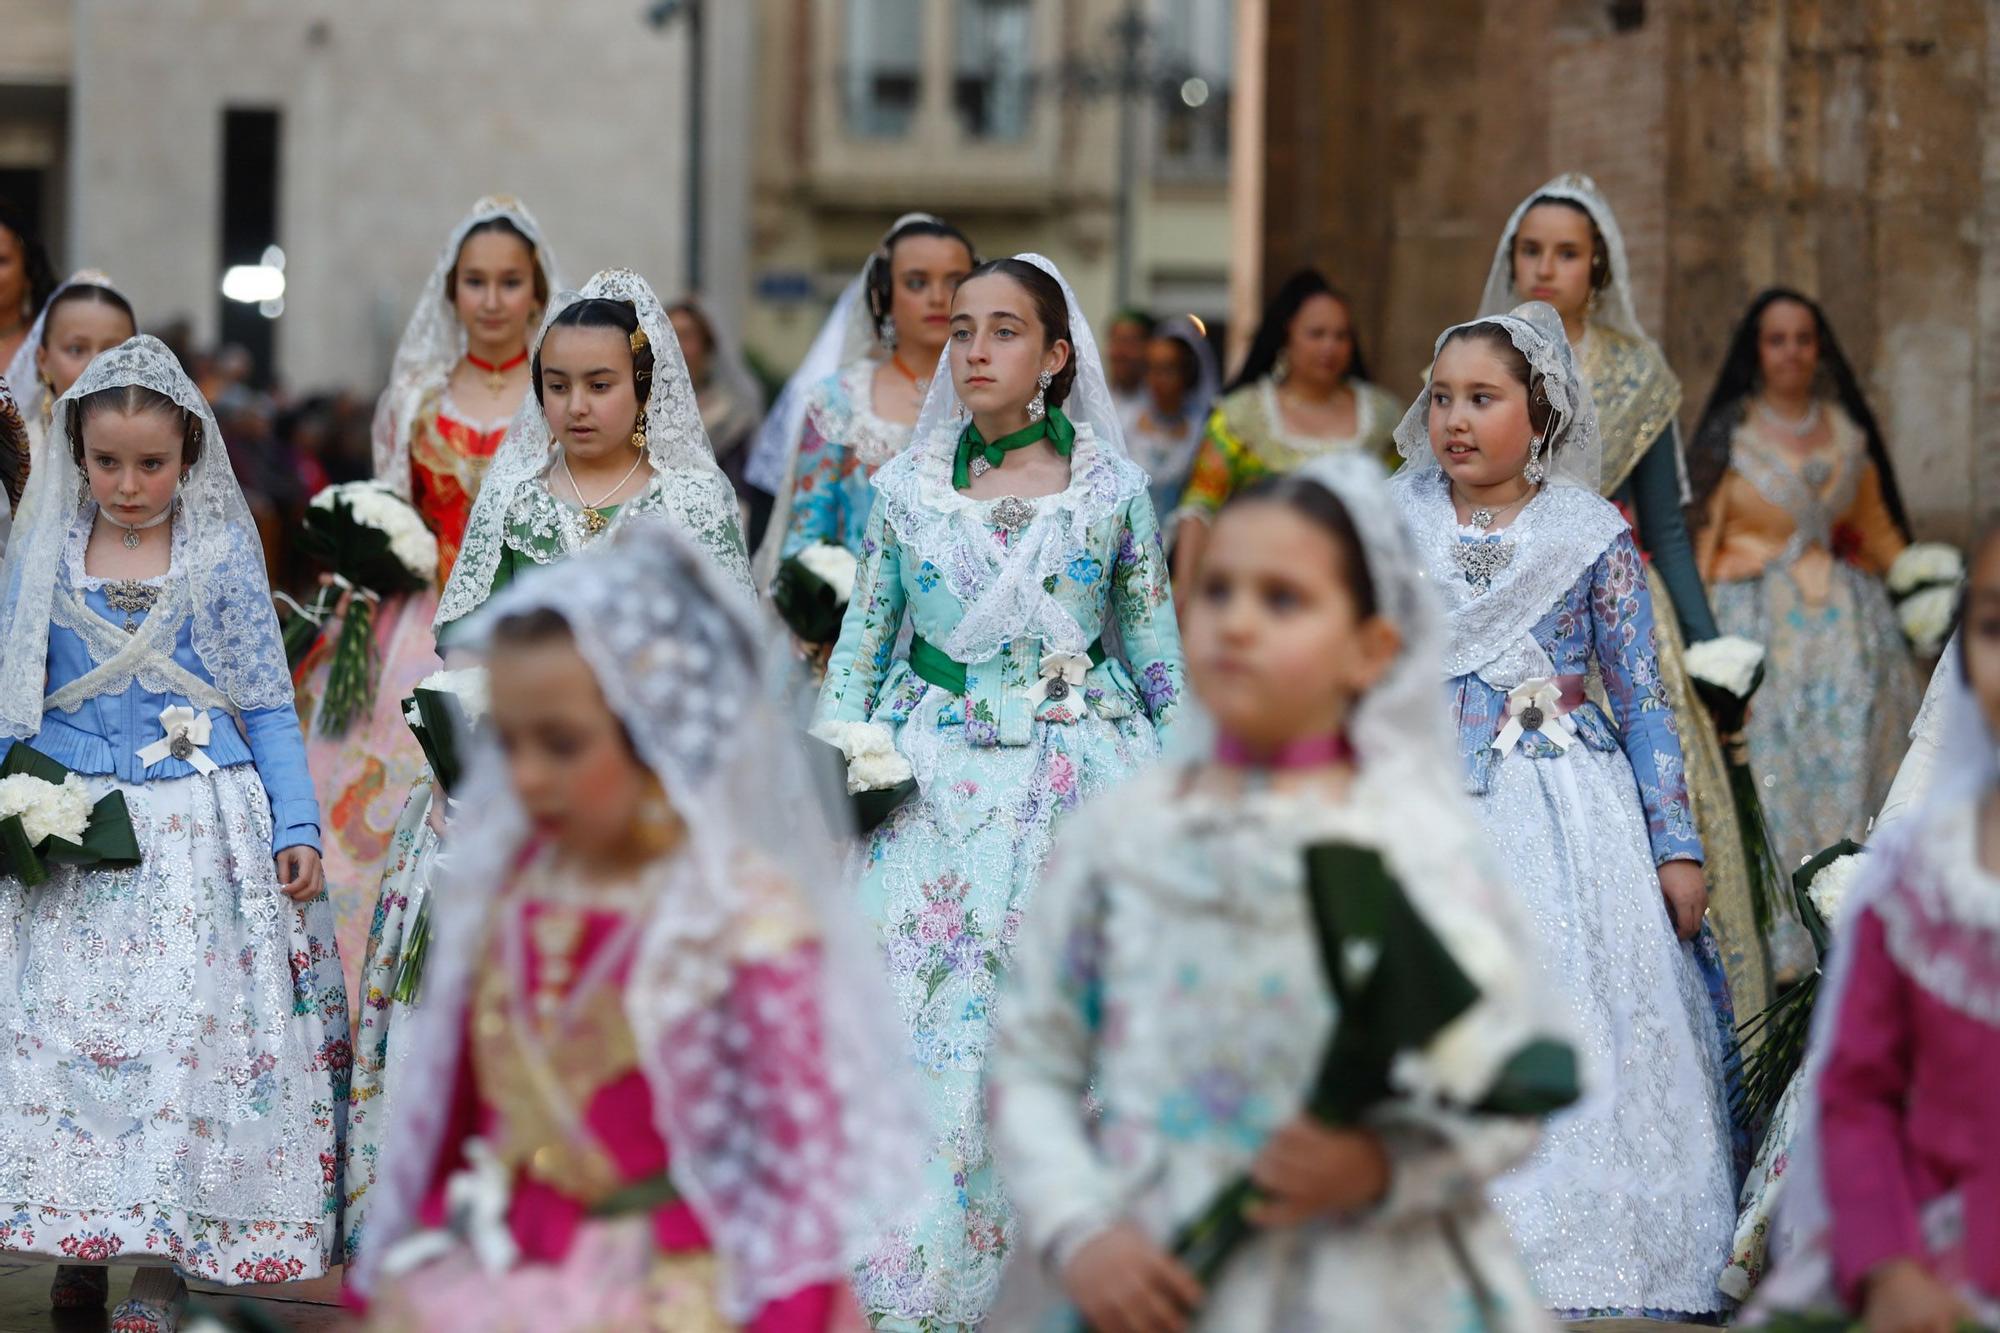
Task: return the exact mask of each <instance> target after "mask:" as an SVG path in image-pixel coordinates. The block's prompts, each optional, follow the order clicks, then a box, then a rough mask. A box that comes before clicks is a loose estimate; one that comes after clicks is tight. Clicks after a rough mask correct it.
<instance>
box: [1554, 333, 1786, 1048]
mask: <svg viewBox="0 0 2000 1333" xmlns="http://www.w3.org/2000/svg"><path fill="white" fill-rule="evenodd" d="M1579 350H1580V351H1581V352H1582V366H1581V368H1582V371H1583V375H1584V378H1585V379H1586V380H1587V381H1589V383H1590V386H1591V394H1592V397H1593V399H1594V400H1595V403H1596V406H1597V424H1598V429H1599V431H1600V432H1601V433H1602V435H1603V437H1604V471H1603V481H1602V493H1603V494H1604V495H1605V496H1606V497H1610V496H1613V495H1615V494H1617V492H1618V491H1620V490H1621V489H1623V487H1624V486H1625V483H1626V482H1627V481H1628V480H1630V478H1631V476H1632V473H1633V470H1634V469H1635V468H1637V467H1638V465H1639V460H1640V459H1641V458H1643V457H1644V456H1645V454H1646V451H1647V450H1649V449H1651V448H1652V447H1653V444H1654V442H1655V441H1656V440H1658V439H1659V437H1660V432H1662V431H1664V430H1666V429H1668V428H1669V427H1670V426H1672V425H1673V424H1674V420H1675V416H1676V414H1677V413H1678V412H1679V411H1680V406H1681V383H1680V379H1679V378H1678V377H1677V376H1676V375H1675V374H1674V372H1673V370H1672V369H1671V368H1669V367H1668V365H1667V362H1666V358H1665V357H1664V356H1662V355H1661V353H1660V349H1659V348H1658V347H1657V346H1655V345H1654V344H1653V343H1651V342H1648V341H1646V340H1644V339H1640V338H1633V337H1629V336H1627V335H1625V334H1622V333H1619V332H1617V331H1615V330H1612V329H1608V328H1603V327H1599V326H1593V327H1592V328H1591V329H1590V332H1589V334H1588V336H1587V337H1586V338H1585V339H1584V341H1583V346H1582V347H1581V348H1580V349H1579ZM1643 536H1644V534H1643V533H1642V534H1641V537H1642V539H1643ZM1641 545H1642V546H1644V545H1645V543H1644V541H1643V540H1642V542H1641ZM1646 585H1647V587H1648V588H1650V589H1651V590H1652V594H1653V612H1654V614H1653V623H1654V626H1655V634H1656V639H1657V648H1658V653H1659V660H1660V683H1661V685H1662V686H1663V687H1664V688H1665V691H1666V694H1667V697H1668V698H1669V699H1670V700H1671V701H1672V702H1673V707H1674V721H1675V723H1676V724H1677V725H1678V727H1679V729H1680V739H1681V751H1682V753H1683V755H1684V756H1685V758H1686V763H1687V780H1688V794H1689V796H1690V797H1691V798H1692V799H1693V802H1694V813H1695V823H1696V826H1697V827H1698V828H1699V830H1700V832H1701V843H1702V849H1703V851H1704V853H1705V854H1706V856H1707V861H1706V863H1705V864H1704V866H1703V870H1704V873H1705V875H1706V877H1707V880H1708V916H1709V926H1710V928H1711V929H1712V930H1713V931H1714V933H1715V935H1716V944H1717V945H1718V946H1719V947H1720V949H1721V951H1722V961H1723V967H1724V969H1725V970H1726V971H1727V973H1728V975H1729V987H1730V995H1731V998H1732V1000H1733V1001H1734V1003H1735V1008H1736V1012H1737V1013H1738V1014H1739V1015H1748V1014H1756V1013H1761V1012H1763V1010H1764V1009H1765V1007H1766V1006H1767V1005H1769V1004H1770V1002H1771V999H1772V997H1773V988H1772V979H1771V964H1770V959H1769V958H1768V957H1767V956H1766V953H1765V950H1764V945H1763V941H1762V940H1761V939H1760V938H1759V936H1758V932H1757V917H1756V906H1755V901H1754V899H1753V897H1752V890H1751V884H1750V871H1749V867H1748V866H1747V865H1746V864H1745V862H1744V859H1743V840H1742V832H1741V828H1740V825H1739V824H1738V822H1737V818H1736V805H1735V801H1734V799H1733V797H1732V796H1731V794H1730V790H1729V774H1728V770H1727V769H1725V768H1724V767H1723V756H1722V742H1721V740H1720V738H1719V737H1718V736H1717V735H1716V730H1715V721H1714V719H1713V718H1711V717H1710V716H1709V713H1708V709H1707V708H1706V707H1705V706H1704V705H1703V704H1702V702H1701V700H1700V699H1699V698H1698V697H1697V696H1696V694H1695V691H1694V686H1693V683H1692V682H1690V681H1689V679H1688V674H1687V668H1686V665H1685V663H1684V661H1683V659H1684V657H1685V656H1686V653H1687V644H1686V642H1685V641H1684V639H1683V638H1682V636H1681V628H1680V619H1679V617H1678V615H1677V614H1676V613H1675V609H1674V599H1673V596H1672V594H1671V593H1670V592H1669V591H1668V590H1667V584H1666V581H1665V580H1664V579H1662V578H1661V577H1660V573H1659V571H1658V570H1657V569H1655V568H1654V567H1653V563H1652V561H1651V560H1650V559H1649V560H1648V561H1647V563H1646Z"/></svg>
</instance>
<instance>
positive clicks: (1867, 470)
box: [1698, 403, 1919, 866]
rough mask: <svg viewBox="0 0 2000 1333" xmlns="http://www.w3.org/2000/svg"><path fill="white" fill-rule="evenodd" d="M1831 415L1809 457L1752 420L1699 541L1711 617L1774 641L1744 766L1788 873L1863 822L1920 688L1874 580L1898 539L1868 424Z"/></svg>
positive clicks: (1831, 410)
mask: <svg viewBox="0 0 2000 1333" xmlns="http://www.w3.org/2000/svg"><path fill="white" fill-rule="evenodd" d="M1824 410H1825V412H1826V417H1827V420H1828V422H1829V424H1830V426H1831V427H1832V432H1831V436H1830V438H1829V439H1828V440H1827V442H1826V443H1825V444H1824V445H1822V446H1820V447H1819V448H1817V449H1814V450H1812V451H1811V452H1810V453H1808V454H1805V455H1800V454H1798V453H1797V451H1795V450H1793V449H1791V448H1790V447H1789V446H1788V445H1787V444H1781V443H1779V442H1778V440H1777V439H1776V438H1775V436H1774V435H1773V434H1772V433H1771V432H1770V431H1769V430H1768V429H1767V428H1766V427H1764V426H1763V425H1761V424H1759V423H1758V422H1756V421H1755V420H1754V414H1752V419H1750V420H1746V422H1745V423H1744V424H1743V425H1742V426H1739V427H1738V428H1737V431H1736V437H1735V440H1734V441H1733V442H1732V443H1731V446H1730V461H1729V471H1728V472H1726V473H1725V474H1724V475H1723V478H1722V481H1721V483H1720V484H1718V485H1717V486H1716V488H1715V494H1714V495H1713V497H1711V499H1710V502H1709V511H1708V521H1707V523H1706V525H1705V526H1704V527H1703V529H1702V532H1701V536H1700V538H1699V542H1698V555H1699V558H1700V561H1701V567H1702V575H1703V577H1705V578H1706V579H1708V581H1709V584H1710V589H1711V598H1712V600H1713V601H1714V603H1715V616H1716V619H1717V620H1718V621H1719V622H1720V623H1721V625H1722V628H1723V629H1724V630H1725V631H1726V632H1728V633H1730V634H1741V635H1743V636H1744V637H1746V638H1751V639H1756V640H1757V641H1759V642H1761V643H1763V644H1764V645H1765V649H1766V653H1767V656H1766V665H1765V674H1764V685H1763V688H1762V689H1760V690H1758V692H1757V700H1756V706H1755V707H1754V708H1752V709H1751V710H1750V726H1749V745H1750V764H1751V767H1752V769H1753V770H1754V771H1755V772H1756V773H1757V774H1758V776H1759V779H1760V781H1761V782H1762V783H1763V788H1764V790H1763V798H1764V812H1765V814H1766V816H1767V817H1768V819H1769V821H1770V825H1771V837H1772V839H1773V841H1775V842H1776V844H1777V848H1778V862H1779V864H1780V865H1787V866H1795V865H1798V864H1799V863H1800V862H1802V861H1804V860H1806V859H1807V858H1809V857H1812V856H1814V855H1816V854H1817V853H1819V852H1820V851H1821V850H1823V849H1825V848H1827V847H1830V846H1832V845H1833V844H1834V843H1836V842H1839V841H1840V840H1841V839H1842V838H1857V839H1858V838H1860V837H1861V836H1862V835H1864V834H1865V833H1866V832H1867V831H1868V821H1869V818H1870V817H1871V816H1872V815H1873V814H1874V813H1875V811H1876V810H1877V809H1879V808H1880V807H1881V804H1882V801H1883V798H1884V797H1886V796H1887V795H1888V792H1889V784H1890V782H1891V781H1893V780H1894V778H1895V776H1896V765H1897V763H1898V762H1899V761H1900V760H1901V759H1902V756H1903V749H1904V746H1905V745H1906V743H1907V740H1908V736H1909V728H1910V723H1911V721H1912V720H1913V719H1914V718H1915V717H1916V712H1917V701H1918V694H1919V687H1918V683H1917V677H1916V672H1915V670H1914V669H1913V668H1912V666H1911V663H1910V653H1909V649H1908V648H1907V647H1906V646H1905V644H1904V641H1903V635H1902V631H1901V630H1900V629H1899V628H1898V627H1897V624H1896V615H1895V612H1894V610H1893V609H1892V608H1891V607H1890V605H1889V599H1888V596H1887V594H1885V593H1884V592H1883V589H1882V581H1881V580H1882V575H1883V574H1885V573H1886V572H1887V571H1888V569H1889V566H1890V565H1891V564H1893V563H1894V562H1895V559H1896V557H1897V556H1898V555H1899V554H1901V553H1902V550H1903V546H1904V541H1903V537H1902V534H1901V533H1900V532H1898V531H1897V529H1896V525H1895V523H1894V521H1893V520H1892V519H1891V518H1890V517H1889V511H1888V509H1887V507H1886V506H1885V505H1884V503H1883V500H1882V489H1881V483H1880V481H1879V480H1878V479H1877V477H1876V474H1875V465H1874V464H1873V463H1872V462H1870V461H1869V458H1868V450H1867V445H1866V442H1865V441H1864V440H1863V438H1862V435H1861V430H1860V428H1859V427H1858V426H1856V425H1855V424H1854V422H1853V420H1852V419H1851V418H1850V417H1849V416H1848V415H1847V414H1846V413H1845V412H1843V411H1841V410H1840V408H1839V407H1837V406H1835V405H1833V404H1831V403H1828V404H1825V405H1824ZM1843 539H1850V540H1851V541H1852V542H1853V545H1854V548H1855V549H1854V550H1853V552H1852V553H1851V555H1850V554H1847V553H1843V552H1842V551H1840V550H1837V549H1836V547H1837V545H1838V544H1840V543H1842V541H1843Z"/></svg>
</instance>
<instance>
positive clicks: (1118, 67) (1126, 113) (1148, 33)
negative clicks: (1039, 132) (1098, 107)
mask: <svg viewBox="0 0 2000 1333" xmlns="http://www.w3.org/2000/svg"><path fill="white" fill-rule="evenodd" d="M1107 31H1108V34H1109V36H1110V39H1111V48H1112V49H1111V51H1110V53H1109V54H1108V55H1105V56H1100V57H1096V58H1092V57H1089V56H1075V57H1071V58H1069V59H1067V60H1065V61H1064V62H1063V63H1062V65H1061V66H1060V67H1059V68H1058V69H1057V72H1056V77H1057V79H1058V81H1059V82H1060V83H1061V86H1062V88H1063V90H1064V91H1065V92H1069V93H1073V94H1075V95H1076V96H1078V97H1092V98H1094V97H1116V98H1117V99H1118V268H1117V284H1116V291H1117V304H1118V305H1119V306H1121V307H1123V306H1128V305H1130V304H1131V303H1132V286H1133V283H1132V266H1133V259H1134V254H1135V251H1136V250H1137V248H1138V247H1137V245H1136V243H1135V241H1134V238H1133V234H1132V233H1133V220H1134V216H1135V214H1134V211H1133V198H1134V196H1135V195H1137V194H1138V192H1139V108H1140V107H1141V106H1143V105H1144V104H1145V103H1146V102H1147V101H1148V100H1150V99H1153V98H1156V97H1158V96H1159V95H1160V94H1161V93H1162V92H1163V91H1169V90H1170V91H1173V92H1176V93H1178V94H1179V96H1180V97H1181V99H1182V100H1183V101H1184V102H1186V103H1187V104H1188V105H1189V106H1200V105H1201V104H1202V103H1203V102H1205V101H1207V100H1208V84H1207V83H1206V82H1205V81H1204V80H1202V79H1200V78H1197V77H1195V74H1194V71H1193V70H1192V69H1190V68H1188V66H1187V65H1186V63H1185V62H1184V61H1182V60H1177V59H1174V58H1171V57H1168V56H1166V55H1164V54H1163V53H1161V52H1160V51H1159V50H1158V49H1157V43H1156V41H1155V36H1156V25H1155V24H1154V23H1153V22H1152V20H1150V19H1148V18H1147V17H1146V9H1145V6H1144V5H1143V4H1142V3H1140V2H1139V0H1131V2H1130V3H1128V4H1127V5H1126V6H1125V8H1124V10H1123V11H1122V12H1121V13H1120V14H1119V15H1118V17H1117V18H1116V19H1113V20H1112V22H1111V25H1110V27H1109V29H1108V30H1107ZM1197 85H1199V86H1197Z"/></svg>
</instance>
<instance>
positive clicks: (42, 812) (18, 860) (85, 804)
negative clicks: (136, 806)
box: [0, 741, 139, 887]
mask: <svg viewBox="0 0 2000 1333" xmlns="http://www.w3.org/2000/svg"><path fill="white" fill-rule="evenodd" d="M51 862H54V863H57V864H60V865H103V866H112V867H121V866H135V865H137V864H139V844H138V840H137V839H136V838H135V837H134V836H133V833H132V817H131V814H130V812H129V811H128V810H127V809H126V807H125V797H124V795H123V794H122V793H120V792H118V791H116V790H113V791H111V792H108V793H106V794H105V796H104V797H103V799H101V800H99V801H96V802H92V800H91V799H90V787H89V784H88V783H86V782H85V781H84V780H83V779H82V778H81V777H79V776H77V775H76V774H75V773H72V772H70V771H69V770H68V769H66V768H64V767H63V766H62V765H61V764H59V763H57V762H56V761H55V760H53V759H51V758H49V757H48V756H47V755H45V754H43V753H41V752H40V751H39V750H36V749H34V748H33V747H31V746H29V745H25V744H22V743H20V742H18V741H17V742H16V743H15V744H14V746H13V748H12V749H10V750H9V751H8V752H7V758H6V760H5V761H4V763H0V875H8V876H11V877H13V878H14V879H18V880H20V881H21V882H22V883H23V884H26V885H28V886H30V887H32V886H34V885H36V884H40V883H43V882H44V881H46V880H47V879H48V877H49V864H50V863H51Z"/></svg>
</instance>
